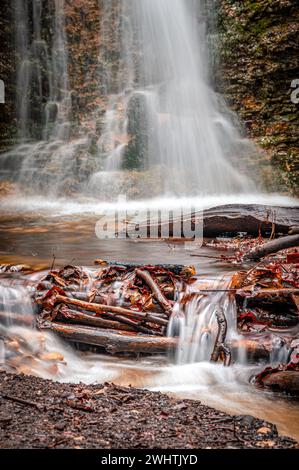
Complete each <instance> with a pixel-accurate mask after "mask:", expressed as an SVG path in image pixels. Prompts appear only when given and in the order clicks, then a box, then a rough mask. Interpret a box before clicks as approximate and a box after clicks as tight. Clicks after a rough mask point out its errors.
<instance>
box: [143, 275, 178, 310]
mask: <svg viewBox="0 0 299 470" xmlns="http://www.w3.org/2000/svg"><path fill="white" fill-rule="evenodd" d="M136 274H137V276H139V277H140V278H141V279H143V281H144V282H145V283H146V284H147V285H148V286H149V288H150V289H151V291H152V293H153V296H154V298H155V299H156V300H157V302H159V304H160V305H161V307H162V308H163V310H164V311H165V313H166V314H167V316H168V317H170V315H171V313H172V308H173V304H172V302H171V301H170V300H168V299H167V298H166V297H165V295H164V294H163V292H162V291H161V289H160V287H159V286H158V284H157V283H156V281H155V280H154V279H153V278H152V276H151V275H150V273H149V272H148V271H143V270H141V269H136Z"/></svg>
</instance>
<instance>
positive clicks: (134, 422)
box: [0, 372, 298, 449]
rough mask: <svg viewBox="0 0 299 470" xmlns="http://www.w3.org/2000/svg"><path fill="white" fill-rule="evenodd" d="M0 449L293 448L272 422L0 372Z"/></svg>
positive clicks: (124, 390)
mask: <svg viewBox="0 0 299 470" xmlns="http://www.w3.org/2000/svg"><path fill="white" fill-rule="evenodd" d="M0 390H1V391H0V406H1V411H0V447H1V448H15V449H16V448H47V449H51V448H53V449H54V448H60V449H62V448H79V449H80V448H85V449H86V448H101V449H111V448H118V449H128V448H131V449H146V448H164V449H167V448H169V449H172V448H174V449H175V448H177V449H178V448H180V449H184V448H187V449H197V448H199V449H207V448H212V449H217V448H236V449H238V448H281V449H282V448H284V449H286V448H288V449H293V448H298V443H296V441H294V440H293V439H292V438H290V437H285V436H279V435H278V432H277V428H276V426H275V425H273V424H270V423H268V422H267V421H263V420H260V419H256V418H254V417H252V416H248V415H242V416H230V415H228V414H226V413H223V412H220V411H217V410H215V409H214V408H211V407H208V406H205V405H203V404H201V402H200V401H194V400H178V399H174V398H171V397H169V396H167V395H165V394H162V393H159V392H150V391H147V390H140V389H136V388H131V387H120V386H116V385H113V384H108V383H105V384H103V385H85V384H66V383H64V384H62V383H58V382H54V381H50V380H43V379H40V378H37V377H33V376H24V375H14V374H7V373H5V372H2V373H0Z"/></svg>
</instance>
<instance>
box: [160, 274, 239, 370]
mask: <svg viewBox="0 0 299 470" xmlns="http://www.w3.org/2000/svg"><path fill="white" fill-rule="evenodd" d="M229 282H230V279H229V278H224V279H221V280H216V281H210V282H206V283H205V284H204V287H203V283H202V281H201V280H199V279H198V280H197V282H196V283H194V284H192V285H190V286H187V287H186V290H185V291H184V292H181V293H180V294H179V298H178V299H177V302H176V305H175V310H174V313H173V314H172V317H171V320H170V323H169V327H168V335H169V336H178V346H177V350H176V354H175V362H176V363H177V364H181V365H183V364H188V363H195V362H203V361H210V359H211V355H212V352H213V349H214V345H215V341H216V337H217V333H218V322H217V317H216V314H217V310H218V309H219V308H221V309H222V311H223V312H224V314H225V318H226V323H227V334H226V340H232V339H237V338H238V337H239V335H238V333H237V326H236V321H237V320H236V318H237V313H236V304H235V300H234V298H233V297H232V296H230V295H229V293H228V292H225V289H227V288H228V287H229ZM200 289H203V290H205V289H207V290H208V291H210V292H208V293H206V294H204V295H203V294H201V293H200V292H199V291H200ZM186 299H187V300H186ZM243 356H244V353H243V354H242V351H241V349H240V352H238V356H237V357H236V358H234V359H235V360H236V361H237V362H242V363H244V362H246V358H245V357H243Z"/></svg>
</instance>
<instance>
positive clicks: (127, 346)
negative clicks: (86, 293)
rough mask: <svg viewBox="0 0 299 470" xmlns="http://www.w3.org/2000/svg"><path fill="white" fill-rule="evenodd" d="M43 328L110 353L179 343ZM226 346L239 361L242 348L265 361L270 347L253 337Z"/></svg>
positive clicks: (166, 348) (161, 350)
mask: <svg viewBox="0 0 299 470" xmlns="http://www.w3.org/2000/svg"><path fill="white" fill-rule="evenodd" d="M43 328H47V329H50V330H52V331H53V332H54V333H56V334H58V335H59V336H61V337H62V338H63V339H65V340H67V341H70V342H75V343H82V344H85V345H88V346H98V347H101V348H103V349H105V350H106V351H107V352H108V353H110V354H121V353H132V354H138V353H144V354H166V353H168V352H171V351H173V350H175V348H176V347H177V344H178V340H177V338H170V337H160V336H149V335H144V334H136V333H133V332H125V331H117V330H109V329H105V330H104V329H99V328H94V327H89V326H82V325H78V324H74V325H68V324H65V323H58V322H46V324H45V325H43ZM227 347H228V348H229V349H230V351H231V355H232V358H233V359H234V360H238V358H239V357H240V351H242V353H243V356H244V355H245V356H246V359H247V360H248V361H249V362H256V361H258V360H264V361H268V360H269V357H270V354H271V351H272V349H273V348H271V346H270V344H268V343H267V344H262V342H261V341H258V340H254V339H241V340H231V341H228V342H227Z"/></svg>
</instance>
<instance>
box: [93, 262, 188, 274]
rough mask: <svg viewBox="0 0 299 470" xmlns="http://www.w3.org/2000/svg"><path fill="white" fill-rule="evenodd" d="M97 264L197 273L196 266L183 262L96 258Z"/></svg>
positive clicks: (127, 268) (174, 272) (126, 268)
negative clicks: (142, 261)
mask: <svg viewBox="0 0 299 470" xmlns="http://www.w3.org/2000/svg"><path fill="white" fill-rule="evenodd" d="M95 264H100V265H102V266H105V265H107V266H110V267H113V266H115V267H116V268H124V269H125V270H129V269H131V270H135V269H138V268H143V269H144V268H148V269H152V268H154V269H163V270H166V271H170V272H172V273H173V274H175V275H177V276H186V275H187V276H193V275H194V274H195V272H196V271H195V267H194V266H192V265H191V266H185V265H183V264H155V265H150V264H149V265H144V264H139V263H121V262H119V261H106V260H96V261H95Z"/></svg>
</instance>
